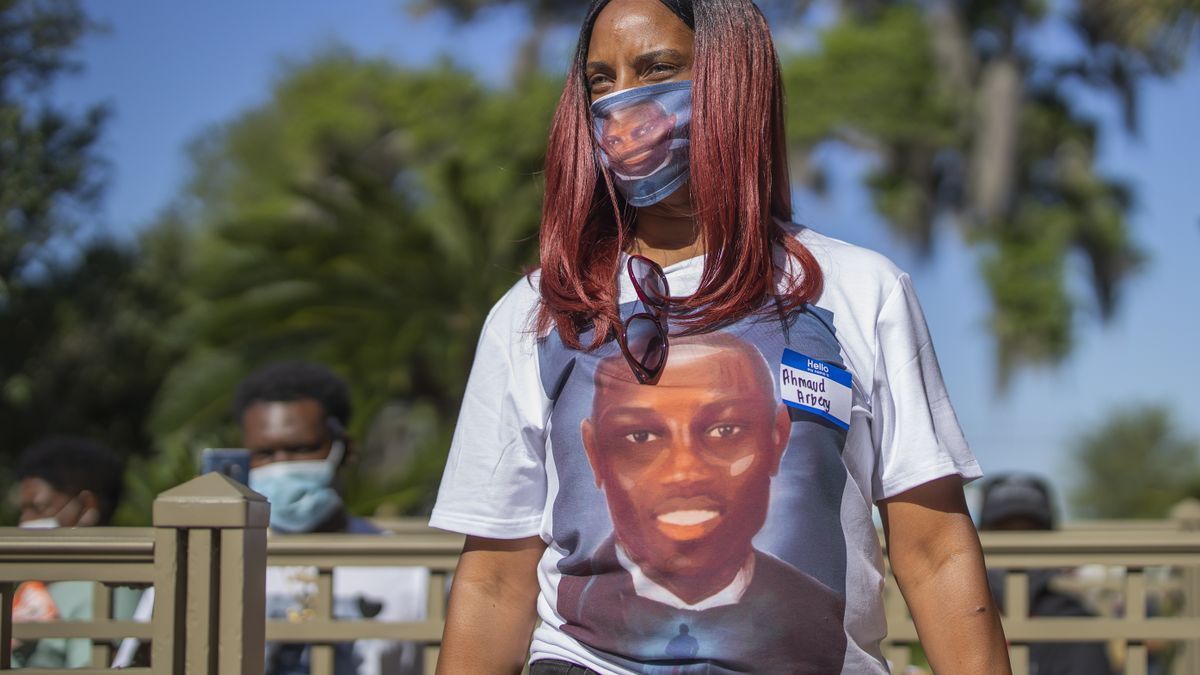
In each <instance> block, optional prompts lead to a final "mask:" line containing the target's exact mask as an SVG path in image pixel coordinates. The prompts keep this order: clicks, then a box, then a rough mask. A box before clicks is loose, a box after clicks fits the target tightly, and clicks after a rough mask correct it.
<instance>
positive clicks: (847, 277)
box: [784, 223, 907, 296]
mask: <svg viewBox="0 0 1200 675" xmlns="http://www.w3.org/2000/svg"><path fill="white" fill-rule="evenodd" d="M784 227H785V229H786V230H787V232H788V233H789V234H790V235H791V236H792V237H794V238H795V239H796V240H797V241H799V242H800V243H801V244H803V245H804V247H805V248H806V249H808V250H809V252H810V253H812V254H813V256H814V257H815V258H816V259H817V263H818V264H819V265H820V266H821V272H822V274H824V276H825V284H824V285H825V288H826V290H827V291H830V290H834V289H845V290H848V291H853V292H855V293H863V292H867V291H874V292H875V293H879V294H882V295H884V296H886V295H888V294H889V293H890V292H891V291H892V290H893V289H894V288H895V287H896V284H897V283H898V282H899V281H900V279H901V278H902V277H905V276H907V275H906V274H905V272H904V270H902V269H900V267H898V266H897V265H896V263H894V262H892V260H891V259H890V258H888V257H887V256H885V255H883V254H882V253H879V252H878V251H874V250H871V249H869V248H865V247H863V246H858V245H856V244H851V243H849V242H846V241H842V240H841V239H836V238H834V237H831V236H829V235H826V234H822V233H820V232H817V231H816V230H814V229H813V228H811V227H809V226H807V225H799V224H796V223H787V224H785V226H784Z"/></svg>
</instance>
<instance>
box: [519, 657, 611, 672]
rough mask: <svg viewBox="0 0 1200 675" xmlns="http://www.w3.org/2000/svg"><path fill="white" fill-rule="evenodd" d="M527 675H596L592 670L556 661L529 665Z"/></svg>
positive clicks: (542, 660)
mask: <svg viewBox="0 0 1200 675" xmlns="http://www.w3.org/2000/svg"><path fill="white" fill-rule="evenodd" d="M529 675H598V674H597V673H596V671H594V670H588V669H587V668H584V667H583V666H577V665H575V664H573V663H567V662H566V661H559V660H558V659H539V660H537V661H534V662H533V663H531V664H529Z"/></svg>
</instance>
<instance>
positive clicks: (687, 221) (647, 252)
mask: <svg viewBox="0 0 1200 675" xmlns="http://www.w3.org/2000/svg"><path fill="white" fill-rule="evenodd" d="M679 192H682V193H684V195H681V196H685V198H686V199H687V201H684V202H683V204H682V208H680V207H681V205H680V204H673V203H668V202H675V201H678V200H677V198H676V195H678V194H679V193H676V195H672V196H671V197H670V198H668V199H667V200H664V201H663V202H662V203H660V204H655V205H654V206H649V207H645V208H643V209H640V210H639V211H638V214H637V221H636V230H635V232H634V238H633V242H632V243H631V244H630V246H629V252H630V253H635V254H637V255H641V256H645V257H647V258H649V259H651V260H653V261H654V262H656V263H658V264H659V265H660V266H662V267H666V266H668V265H672V264H674V263H677V262H679V261H681V260H687V259H689V258H694V257H696V256H698V255H703V254H704V239H703V238H702V237H700V233H699V231H698V229H697V227H696V220H695V218H693V217H692V214H691V209H690V204H689V202H690V201H691V200H690V198H687V197H686V191H685V190H680V191H679Z"/></svg>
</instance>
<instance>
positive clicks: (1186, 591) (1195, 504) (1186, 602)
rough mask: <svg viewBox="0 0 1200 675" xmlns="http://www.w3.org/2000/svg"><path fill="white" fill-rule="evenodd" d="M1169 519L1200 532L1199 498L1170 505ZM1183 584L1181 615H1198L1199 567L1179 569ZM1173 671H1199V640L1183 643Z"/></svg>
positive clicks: (1185, 529)
mask: <svg viewBox="0 0 1200 675" xmlns="http://www.w3.org/2000/svg"><path fill="white" fill-rule="evenodd" d="M1170 518H1171V520H1173V521H1175V523H1177V524H1178V527H1179V529H1180V530H1183V531H1185V532H1200V500H1198V499H1193V498H1190V497H1189V498H1188V499H1185V500H1183V501H1181V502H1179V503H1178V504H1176V505H1175V506H1173V507H1171V513H1170ZM1180 573H1181V575H1182V578H1181V579H1180V581H1181V582H1182V584H1183V615H1184V616H1189V617H1200V567H1196V566H1195V565H1193V566H1190V567H1184V568H1183V570H1181V572H1180ZM1177 661H1178V662H1180V663H1179V665H1178V666H1177V668H1175V669H1174V670H1175V672H1181V673H1200V640H1188V641H1187V642H1184V643H1183V650H1182V653H1181V654H1180V655H1179V658H1178V659H1177Z"/></svg>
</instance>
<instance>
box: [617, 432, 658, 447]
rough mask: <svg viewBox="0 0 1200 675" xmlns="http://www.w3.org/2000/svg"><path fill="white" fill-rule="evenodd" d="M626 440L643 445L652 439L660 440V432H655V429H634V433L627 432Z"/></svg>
mask: <svg viewBox="0 0 1200 675" xmlns="http://www.w3.org/2000/svg"><path fill="white" fill-rule="evenodd" d="M625 440H626V441H628V442H629V443H633V444H634V445H641V444H643V443H649V442H651V441H656V440H658V434H656V433H654V432H653V431H634V432H632V433H628V434H625Z"/></svg>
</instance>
